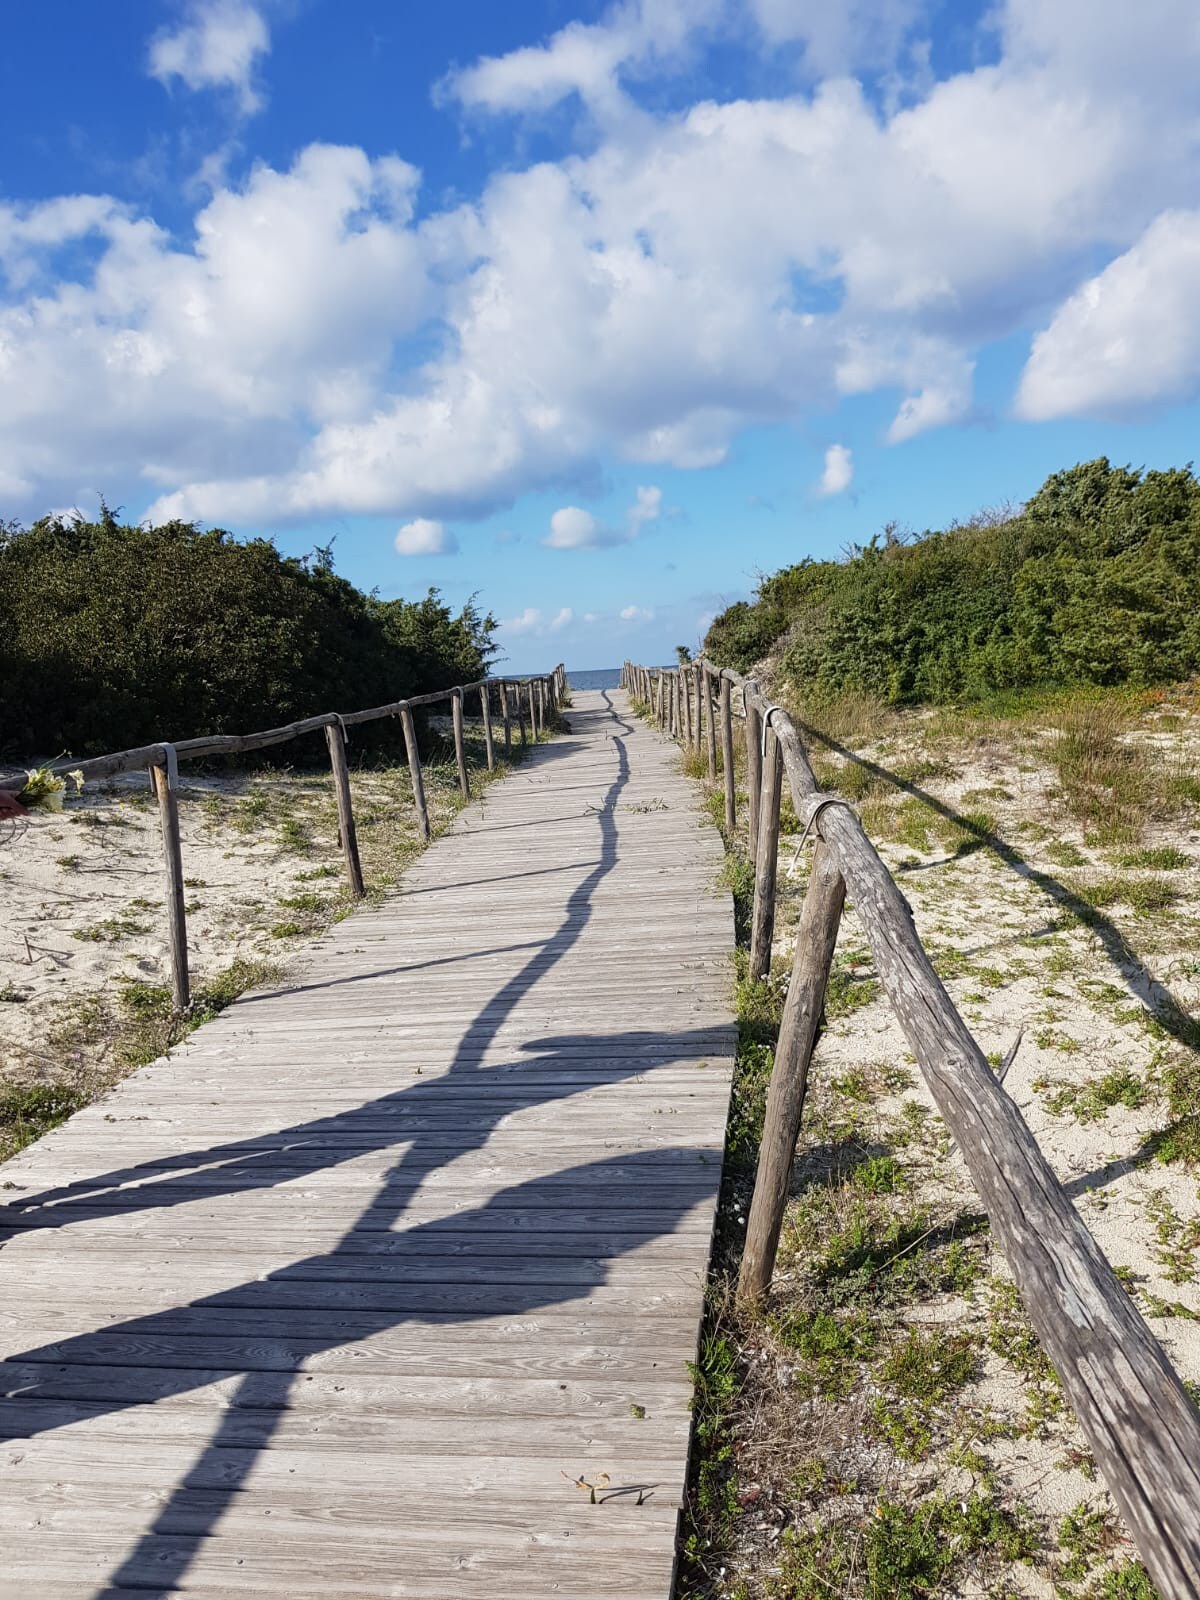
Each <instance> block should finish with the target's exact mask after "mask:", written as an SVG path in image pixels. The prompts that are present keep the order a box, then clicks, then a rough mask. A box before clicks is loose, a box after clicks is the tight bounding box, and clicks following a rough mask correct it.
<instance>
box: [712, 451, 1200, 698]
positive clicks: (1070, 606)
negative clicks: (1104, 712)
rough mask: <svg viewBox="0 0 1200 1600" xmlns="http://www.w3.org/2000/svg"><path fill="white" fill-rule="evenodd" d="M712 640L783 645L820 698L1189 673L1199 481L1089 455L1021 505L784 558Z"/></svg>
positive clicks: (760, 649)
mask: <svg viewBox="0 0 1200 1600" xmlns="http://www.w3.org/2000/svg"><path fill="white" fill-rule="evenodd" d="M705 648H706V651H707V652H708V654H709V655H711V656H712V658H713V659H714V660H715V661H717V662H719V663H721V664H722V665H724V664H726V663H728V664H732V665H734V666H737V667H739V668H742V669H744V668H745V667H747V666H749V665H750V664H751V663H752V662H753V661H754V660H755V659H757V658H759V657H761V656H763V655H766V654H767V653H768V652H769V651H773V650H778V651H779V653H780V664H781V666H782V668H783V670H784V672H785V674H786V675H787V676H788V677H789V678H790V679H791V680H792V681H793V682H794V683H796V684H798V685H802V686H803V689H804V693H805V696H806V697H807V698H809V699H811V700H813V701H817V702H820V701H822V700H824V699H829V698H833V697H837V696H841V695H845V694H848V693H851V694H856V695H861V696H868V697H875V698H877V699H879V700H882V701H884V702H886V703H888V704H890V705H898V704H908V703H915V702H919V701H933V702H946V701H954V700H972V699H984V698H987V697H989V696H991V695H995V694H997V693H1000V692H1003V691H1005V690H1010V689H1013V688H1033V687H1043V686H1051V685H1085V684H1098V685H1111V684H1117V683H1131V684H1150V683H1162V682H1171V681H1174V680H1177V679H1180V678H1184V677H1187V676H1188V675H1189V674H1190V673H1193V672H1195V671H1196V670H1197V668H1200V482H1198V481H1197V479H1196V478H1195V476H1194V475H1193V474H1192V472H1191V470H1190V468H1180V469H1176V470H1172V471H1168V472H1145V473H1143V472H1138V471H1133V470H1131V469H1129V468H1127V467H1114V466H1111V465H1110V464H1109V462H1108V461H1107V459H1105V458H1101V459H1100V460H1098V461H1090V462H1086V463H1082V464H1080V465H1079V466H1076V467H1072V468H1070V469H1069V470H1068V471H1065V472H1057V473H1055V474H1053V475H1052V476H1051V477H1050V478H1048V479H1047V480H1046V482H1045V483H1044V484H1043V486H1042V487H1041V489H1039V490H1038V492H1037V494H1035V495H1034V496H1033V498H1032V499H1031V500H1030V501H1029V503H1028V504H1027V505H1026V506H1025V507H1024V509H1023V510H1022V511H1021V512H1020V513H1019V514H1017V515H1013V516H1006V517H1001V518H997V517H983V518H979V519H976V520H974V521H973V522H971V523H967V524H964V525H959V526H954V527H951V528H949V529H947V530H945V531H943V532H927V533H925V534H924V535H922V536H921V537H920V538H918V539H916V540H914V541H912V542H910V543H906V542H904V541H903V540H900V539H897V538H896V537H895V536H894V535H893V534H891V533H890V532H889V533H888V534H887V535H886V536H885V538H884V539H883V540H882V541H881V540H880V539H878V538H873V539H872V540H871V542H870V543H869V544H868V545H867V546H866V548H864V549H859V550H857V551H856V552H855V554H854V555H853V556H852V557H851V558H850V559H848V560H846V561H840V562H838V561H812V560H808V559H806V560H804V561H801V562H799V563H798V564H797V565H795V566H791V567H785V568H784V569H783V570H782V571H780V572H777V573H775V574H774V575H773V576H771V577H768V578H764V579H763V580H762V582H761V583H760V585H759V589H758V594H757V598H756V599H755V601H754V602H753V603H752V604H747V603H746V602H739V603H738V604H737V605H735V606H730V607H729V608H728V609H727V610H726V611H723V612H722V613H721V614H720V615H719V616H718V617H717V618H716V620H715V621H714V622H713V624H712V626H711V627H710V629H709V633H708V637H707V639H706V641H705Z"/></svg>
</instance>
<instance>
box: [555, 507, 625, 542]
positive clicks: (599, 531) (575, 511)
mask: <svg viewBox="0 0 1200 1600" xmlns="http://www.w3.org/2000/svg"><path fill="white" fill-rule="evenodd" d="M611 542H612V541H611V538H610V536H609V535H608V534H607V533H606V531H605V529H604V527H603V525H602V524H601V523H600V522H598V521H597V519H596V518H595V517H594V516H593V515H592V514H591V512H590V511H584V510H582V509H581V508H580V507H579V506H561V507H560V508H559V510H557V511H556V512H555V513H554V515H553V516H552V517H551V518H550V534H549V537H548V538H547V539H545V540H544V541H543V543H545V544H548V545H549V546H550V548H551V549H552V550H595V549H597V548H598V547H599V546H600V545H603V544H610V543H611Z"/></svg>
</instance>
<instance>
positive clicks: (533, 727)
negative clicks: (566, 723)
mask: <svg viewBox="0 0 1200 1600" xmlns="http://www.w3.org/2000/svg"><path fill="white" fill-rule="evenodd" d="M525 687H526V691H527V692H528V695H529V737H530V738H531V739H532V740H533V742H534V744H536V743H537V742H538V733H539V729H538V716H537V702H536V699H535V697H534V692H533V679H532V678H530V679H529V680H528V682H527V683H526V685H525Z"/></svg>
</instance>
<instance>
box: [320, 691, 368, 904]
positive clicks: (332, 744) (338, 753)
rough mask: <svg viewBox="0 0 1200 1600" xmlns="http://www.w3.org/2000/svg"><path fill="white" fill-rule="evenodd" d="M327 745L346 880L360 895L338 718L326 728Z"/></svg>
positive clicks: (354, 895)
mask: <svg viewBox="0 0 1200 1600" xmlns="http://www.w3.org/2000/svg"><path fill="white" fill-rule="evenodd" d="M325 743H326V744H327V745H328V746H329V765H330V768H331V770H332V772H333V793H334V796H335V798H336V800H337V814H338V836H339V838H340V840H341V845H342V855H343V857H344V858H345V862H346V882H347V883H348V884H349V885H350V894H351V896H352V898H353V899H355V900H361V899H362V897H363V893H364V890H363V875H362V862H361V861H360V860H359V858H358V831H357V829H356V828H355V826H354V805H353V801H352V799H351V796H350V769H349V767H348V766H347V765H346V735H345V733H344V731H343V729H342V724H341V722H340V721H338V722H331V723H329V724H328V725H327V726H326V728H325Z"/></svg>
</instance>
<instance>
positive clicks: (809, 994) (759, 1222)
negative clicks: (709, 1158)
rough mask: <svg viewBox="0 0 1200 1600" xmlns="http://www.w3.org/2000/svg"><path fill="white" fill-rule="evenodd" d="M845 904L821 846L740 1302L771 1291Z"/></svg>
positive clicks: (804, 918)
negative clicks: (805, 1099) (811, 1068)
mask: <svg viewBox="0 0 1200 1600" xmlns="http://www.w3.org/2000/svg"><path fill="white" fill-rule="evenodd" d="M845 898H846V886H845V884H844V883H843V882H842V875H841V873H840V872H839V870H838V865H837V860H836V858H835V856H834V854H833V852H832V851H831V850H830V849H829V848H828V847H827V846H826V845H825V844H823V843H822V842H821V841H820V840H819V839H818V841H817V846H816V850H815V852H814V855H813V864H812V873H811V875H810V877H809V880H808V892H807V893H806V895H805V896H804V905H803V907H802V908H801V911H800V925H799V927H798V928H797V929H796V956H795V960H794V961H793V962H792V977H791V982H790V983H789V984H788V992H787V1001H786V1003H785V1004H784V1008H783V1020H782V1022H781V1023H780V1027H779V1042H778V1044H777V1045H776V1047H775V1065H774V1066H773V1067H772V1069H771V1083H770V1087H769V1089H768V1091H767V1112H766V1117H765V1119H764V1121H763V1135H762V1144H761V1145H760V1147H759V1154H758V1173H757V1176H756V1177H755V1180H754V1195H753V1198H752V1199H751V1201H750V1215H749V1218H748V1220H747V1223H746V1245H745V1249H744V1250H743V1252H742V1264H741V1268H740V1270H739V1272H738V1287H737V1294H738V1299H739V1301H741V1302H743V1303H750V1302H755V1301H759V1300H762V1299H763V1297H764V1296H765V1295H766V1293H767V1290H768V1289H769V1288H770V1287H771V1274H772V1273H773V1272H774V1270H775V1256H776V1253H777V1251H778V1249H779V1230H780V1228H781V1227H782V1226H783V1212H784V1207H785V1206H786V1205H787V1197H788V1190H789V1188H790V1187H791V1178H792V1163H793V1161H794V1160H795V1156H796V1140H797V1139H798V1138H799V1136H800V1120H801V1117H802V1115H803V1113H804V1095H805V1091H806V1089H807V1087H808V1067H809V1062H810V1061H811V1060H812V1053H813V1049H814V1047H815V1045H816V1042H817V1034H818V1032H819V1030H820V1025H821V1013H822V1009H823V1007H824V1005H825V987H826V984H827V983H828V982H829V968H830V966H831V964H832V962H833V951H834V946H835V945H836V944H837V935H838V924H839V923H840V922H841V918H842V906H843V904H844V902H845Z"/></svg>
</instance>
